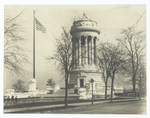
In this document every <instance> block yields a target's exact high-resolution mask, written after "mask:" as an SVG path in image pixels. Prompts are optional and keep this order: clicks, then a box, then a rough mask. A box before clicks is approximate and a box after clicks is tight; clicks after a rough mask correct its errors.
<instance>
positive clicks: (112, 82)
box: [111, 77, 114, 102]
mask: <svg viewBox="0 0 150 118" xmlns="http://www.w3.org/2000/svg"><path fill="white" fill-rule="evenodd" d="M113 84H114V77H113V78H112V81H111V102H113V88H114V87H113Z"/></svg>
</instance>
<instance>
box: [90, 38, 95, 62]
mask: <svg viewBox="0 0 150 118" xmlns="http://www.w3.org/2000/svg"><path fill="white" fill-rule="evenodd" d="M91 42H92V45H91V46H92V49H91V57H92V59H91V65H93V64H94V37H93V36H92V37H91Z"/></svg>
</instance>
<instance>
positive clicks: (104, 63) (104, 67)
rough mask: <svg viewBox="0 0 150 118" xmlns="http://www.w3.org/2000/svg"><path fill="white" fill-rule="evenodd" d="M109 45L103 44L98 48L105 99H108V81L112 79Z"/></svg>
mask: <svg viewBox="0 0 150 118" xmlns="http://www.w3.org/2000/svg"><path fill="white" fill-rule="evenodd" d="M110 45H111V44H109V43H101V44H100V45H99V46H98V48H97V61H96V63H97V65H98V66H99V69H100V71H101V73H102V77H103V80H104V82H105V99H107V81H108V78H109V77H110V62H109V61H108V60H109V51H108V49H109V46H110Z"/></svg>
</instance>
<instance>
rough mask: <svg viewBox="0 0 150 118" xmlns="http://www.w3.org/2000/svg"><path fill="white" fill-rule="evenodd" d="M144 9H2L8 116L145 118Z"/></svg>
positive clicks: (129, 6) (108, 7)
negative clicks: (126, 117) (139, 117)
mask: <svg viewBox="0 0 150 118" xmlns="http://www.w3.org/2000/svg"><path fill="white" fill-rule="evenodd" d="M146 17H147V9H146V5H144V4H141V5H133V4H132V5H127V4H126V5H125V4H124V5H121V4H120V5H111V4H110V5H67V4H66V5H5V6H4V43H3V48H4V49H3V50H4V52H3V53H4V56H3V63H4V72H3V113H4V114H93V115H94V114H99V115H100V114H112V115H115V114H117V115H147V61H146V60H147V59H146V58H147V53H146V52H147V51H146V50H147V43H146V42H147V36H146V35H147V31H146V30H147V29H146Z"/></svg>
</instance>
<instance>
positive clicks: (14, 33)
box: [4, 12, 28, 75]
mask: <svg viewBox="0 0 150 118" xmlns="http://www.w3.org/2000/svg"><path fill="white" fill-rule="evenodd" d="M21 13H22V12H21ZM21 13H20V14H19V15H17V16H16V17H14V18H12V17H8V16H5V21H4V23H5V24H4V66H5V68H6V69H7V70H10V71H11V72H14V73H16V74H21V75H23V72H24V71H25V70H24V69H23V66H22V64H23V63H26V62H28V60H27V56H26V54H25V50H24V48H23V47H22V45H23V42H24V41H25V40H26V39H25V38H24V37H22V36H21V33H22V32H21V30H22V29H21V26H20V24H19V23H18V21H19V19H18V17H19V16H20V15H21Z"/></svg>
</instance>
